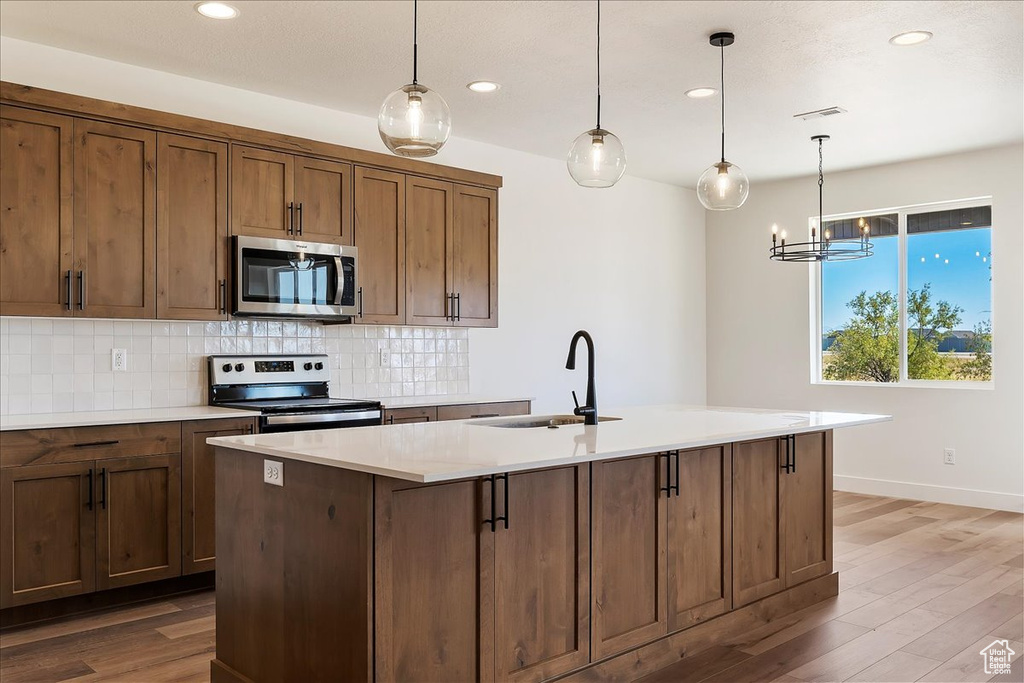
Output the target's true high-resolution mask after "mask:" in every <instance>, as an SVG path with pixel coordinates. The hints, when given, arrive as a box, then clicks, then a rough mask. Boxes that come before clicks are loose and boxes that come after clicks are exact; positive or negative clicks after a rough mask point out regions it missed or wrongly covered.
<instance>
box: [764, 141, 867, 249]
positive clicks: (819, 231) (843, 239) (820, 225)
mask: <svg viewBox="0 0 1024 683" xmlns="http://www.w3.org/2000/svg"><path fill="white" fill-rule="evenodd" d="M828 139H829V136H828V135H815V136H813V137H812V138H811V140H814V141H817V143H818V220H817V222H814V221H812V222H811V240H810V241H809V242H790V243H789V244H786V231H785V230H783V231H782V234H781V235H780V234H779V229H778V226H776V225H773V226H772V248H771V252H770V253H771V257H770V258H771V259H772V260H773V261H792V262H794V263H813V262H816V261H853V260H856V259H862V258H867V257H868V256H871V254H872V253H873V252H872V250H873V249H874V245H873V244H871V226H870V225H869V224H868V223H867V222H866V221H865V220H864V219H863V218H861V219H860V221H858V223H857V227H856V230H855V233H856V234H851V235H850V236H845V235H840V236H835V235H833V234H832V231H831V229H829V228H826V227H825V224H824V221H823V219H822V215H823V211H822V209H823V204H824V190H825V172H824V164H823V158H822V145H823V143H824V142H825V140H828ZM853 232H854V231H851V233H853ZM780 237H781V243H780Z"/></svg>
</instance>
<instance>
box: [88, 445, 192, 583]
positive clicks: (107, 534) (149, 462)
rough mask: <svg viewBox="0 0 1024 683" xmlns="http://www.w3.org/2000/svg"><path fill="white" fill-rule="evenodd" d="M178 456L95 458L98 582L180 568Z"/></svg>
mask: <svg viewBox="0 0 1024 683" xmlns="http://www.w3.org/2000/svg"><path fill="white" fill-rule="evenodd" d="M180 460H181V456H180V455H179V454H177V453H175V454H173V455H150V456H144V457H136V458H107V459H104V460H100V461H97V463H96V465H97V467H98V470H99V471H98V474H97V476H98V479H99V481H98V493H97V501H96V508H97V511H96V587H97V588H98V589H104V588H117V587H119V586H130V585H132V584H136V583H144V582H146V581H155V580H158V579H167V578H171V577H173V576H179V575H180V574H181V465H180Z"/></svg>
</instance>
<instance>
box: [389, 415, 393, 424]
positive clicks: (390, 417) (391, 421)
mask: <svg viewBox="0 0 1024 683" xmlns="http://www.w3.org/2000/svg"><path fill="white" fill-rule="evenodd" d="M388 424H389V425H393V424H395V416H394V415H388Z"/></svg>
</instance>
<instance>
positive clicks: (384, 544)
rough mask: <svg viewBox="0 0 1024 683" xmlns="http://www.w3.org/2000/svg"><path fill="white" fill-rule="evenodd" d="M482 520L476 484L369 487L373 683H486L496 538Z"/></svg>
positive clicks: (487, 498)
mask: <svg viewBox="0 0 1024 683" xmlns="http://www.w3.org/2000/svg"><path fill="white" fill-rule="evenodd" d="M485 510H486V511H487V514H485V512H484V511H485ZM490 510H491V487H490V486H489V485H487V486H485V485H484V482H483V481H482V480H477V479H474V480H463V481H457V482H452V483H446V484H436V485H418V484H412V483H409V482H403V481H400V480H396V479H387V478H383V477H378V478H377V480H376V502H375V527H376V532H375V545H376V549H375V552H376V577H375V587H376V590H375V596H376V597H375V605H376V610H375V614H376V620H375V621H376V627H375V628H376V644H375V647H376V680H377V681H378V682H379V683H385V682H387V683H390V682H391V681H417V682H418V683H449V682H450V681H493V680H494V543H495V540H494V539H495V535H496V534H494V533H491V531H490V530H489V528H488V529H487V530H485V529H484V526H483V520H484V519H485V517H487V516H488V515H489V513H490Z"/></svg>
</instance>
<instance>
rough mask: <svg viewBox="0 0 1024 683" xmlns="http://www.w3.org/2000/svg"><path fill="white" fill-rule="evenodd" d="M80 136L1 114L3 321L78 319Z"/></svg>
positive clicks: (24, 112)
mask: <svg viewBox="0 0 1024 683" xmlns="http://www.w3.org/2000/svg"><path fill="white" fill-rule="evenodd" d="M72 128H73V121H72V119H70V118H68V117H66V116H58V115H56V114H48V113H44V112H38V111H32V110H28V109H19V108H17V107H7V106H4V107H0V203H2V206H0V315H41V316H64V315H71V314H72V310H71V307H72V303H73V302H72V301H71V298H70V296H69V295H70V293H71V290H70V285H71V280H70V278H71V276H72V274H71V270H72V268H73V266H72V258H71V250H72V227H71V226H72V223H71V220H72V218H71V208H72V203H71V192H72V161H71V160H72V147H73V142H72Z"/></svg>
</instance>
